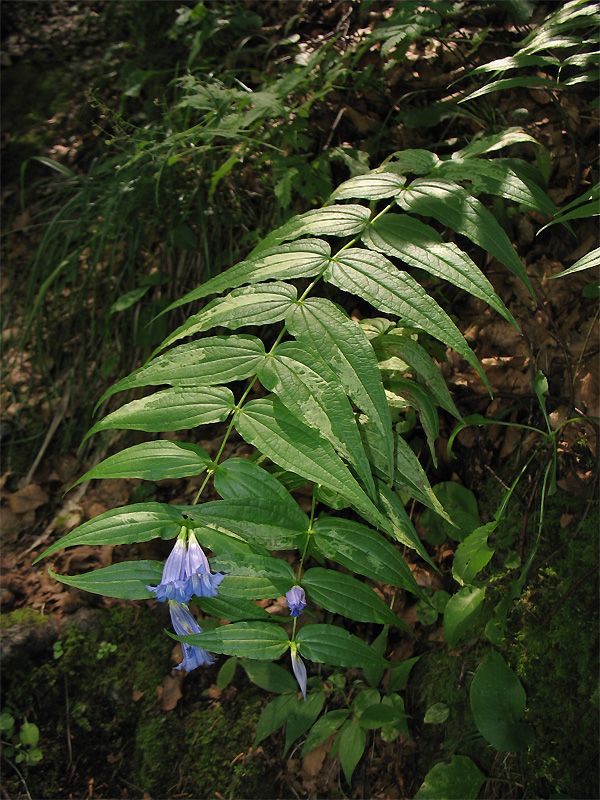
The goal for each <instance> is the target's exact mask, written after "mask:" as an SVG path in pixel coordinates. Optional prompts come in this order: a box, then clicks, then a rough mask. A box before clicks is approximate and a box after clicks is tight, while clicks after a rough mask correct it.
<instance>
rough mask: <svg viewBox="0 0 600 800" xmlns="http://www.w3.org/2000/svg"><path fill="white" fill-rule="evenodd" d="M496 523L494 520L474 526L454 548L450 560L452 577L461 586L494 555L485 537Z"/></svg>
mask: <svg viewBox="0 0 600 800" xmlns="http://www.w3.org/2000/svg"><path fill="white" fill-rule="evenodd" d="M496 524H497V523H496V522H488V523H486V524H485V525H482V526H481V527H479V528H476V529H475V530H474V531H473V533H471V534H469V535H468V536H467V538H466V539H463V541H462V542H461V543H460V544H459V545H458V547H457V548H456V552H455V553H454V560H453V561H452V577H453V578H454V580H456V581H458V583H460V584H461V586H464V585H465V584H466V583H471V582H472V581H473V578H474V577H475V576H476V575H477V574H478V573H479V572H480V571H481V570H482V569H483V568H484V567H485V565H486V564H487V563H488V561H489V560H490V558H491V557H492V556H493V555H494V551H493V550H492V549H491V548H489V547H488V544H487V537H488V536H489V534H490V533H491V532H492V531H493V530H494V528H495V527H496Z"/></svg>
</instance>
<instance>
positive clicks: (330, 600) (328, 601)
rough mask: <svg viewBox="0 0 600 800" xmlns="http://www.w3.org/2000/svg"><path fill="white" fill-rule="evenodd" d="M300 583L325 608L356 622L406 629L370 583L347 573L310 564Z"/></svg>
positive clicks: (312, 598) (311, 597)
mask: <svg viewBox="0 0 600 800" xmlns="http://www.w3.org/2000/svg"><path fill="white" fill-rule="evenodd" d="M301 583H302V586H303V587H304V589H305V590H306V592H307V595H308V597H309V598H310V599H311V600H313V601H314V602H315V603H318V604H319V605H320V606H322V607H323V608H324V609H326V610H327V611H331V612H332V613H334V614H342V615H343V616H344V617H348V618H349V619H355V620H357V621H358V622H379V623H381V624H382V625H396V626H397V627H398V628H403V629H404V630H410V629H409V628H408V626H407V625H405V624H404V622H402V620H401V619H400V617H398V616H397V615H396V614H394V612H393V611H391V610H390V609H389V608H388V606H387V605H386V603H385V601H384V600H383V599H382V598H381V597H380V596H379V595H378V594H377V593H376V592H375V591H373V589H371V587H370V586H367V585H366V584H365V583H362V581H359V580H358V579H357V578H353V577H352V576H351V575H344V574H343V573H341V572H336V571H335V570H333V569H323V567H312V568H311V569H309V570H307V571H306V573H305V574H304V575H303V577H302V581H301Z"/></svg>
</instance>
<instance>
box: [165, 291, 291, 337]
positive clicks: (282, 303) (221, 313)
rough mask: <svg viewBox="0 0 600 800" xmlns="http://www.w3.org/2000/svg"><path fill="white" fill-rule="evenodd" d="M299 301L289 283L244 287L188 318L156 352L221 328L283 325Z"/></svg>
mask: <svg viewBox="0 0 600 800" xmlns="http://www.w3.org/2000/svg"><path fill="white" fill-rule="evenodd" d="M295 300H296V289H295V288H294V286H290V285H289V284H287V283H280V282H277V281H273V282H272V283H260V284H258V285H257V286H242V287H241V288H239V289H234V290H233V291H232V292H230V293H229V294H228V295H225V297H218V298H217V299H216V300H212V301H211V302H210V303H209V304H208V305H207V306H205V307H204V308H203V309H202V311H200V312H199V313H198V314H193V315H192V316H191V317H188V319H187V320H186V321H185V322H184V323H183V325H180V326H179V328H177V330H176V331H174V332H173V333H172V334H171V335H170V336H168V337H167V338H166V339H165V340H164V342H163V343H162V344H161V345H160V347H158V349H157V350H156V351H155V352H160V351H161V350H164V349H165V347H168V346H169V345H170V344H173V342H176V341H178V340H179V339H183V337H184V336H192V334H194V333H201V332H202V331H208V330H210V329H211V328H216V327H218V326H220V327H224V328H232V329H236V328H242V327H244V326H245V325H270V324H272V323H273V322H279V320H281V319H283V318H284V317H285V314H286V312H287V311H288V309H289V308H290V306H291V305H292V304H293V303H294V301H295Z"/></svg>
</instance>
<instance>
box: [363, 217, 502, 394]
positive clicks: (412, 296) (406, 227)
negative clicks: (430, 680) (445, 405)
mask: <svg viewBox="0 0 600 800" xmlns="http://www.w3.org/2000/svg"><path fill="white" fill-rule="evenodd" d="M418 225H422V223H419V221H418V220H412V219H410V218H409V217H401V216H400V215H398V214H390V215H387V216H385V217H381V218H380V219H378V220H377V221H376V222H375V223H374V224H373V225H372V226H371V227H370V228H369V229H368V231H367V233H366V235H365V237H364V242H365V244H366V245H367V247H369V248H370V249H371V250H373V251H378V252H377V253H375V252H374V253H373V254H372V255H373V258H372V259H371V261H372V262H373V269H372V271H373V272H374V274H375V275H376V276H377V275H381V274H382V273H381V271H379V272H377V271H376V270H375V264H376V262H378V263H379V264H380V266H381V268H382V269H384V267H383V265H384V262H385V264H386V265H387V266H386V267H385V273H386V274H385V280H386V281H387V282H388V284H389V283H390V281H392V280H393V282H394V284H395V289H394V293H395V295H397V297H396V299H394V300H393V301H392V298H391V297H390V296H388V294H387V293H385V292H384V299H387V300H389V302H390V305H388V303H382V302H381V301H379V300H378V305H377V308H380V309H381V310H383V311H386V313H393V314H397V315H398V316H400V317H401V318H402V320H404V321H406V322H408V323H409V324H410V325H413V326H415V327H417V328H420V329H421V330H424V331H426V332H427V333H428V334H430V335H431V336H434V337H435V338H436V339H438V340H439V341H440V342H443V343H444V344H446V345H448V346H449V347H452V349H453V350H456V352H457V353H459V354H460V355H461V356H462V357H463V358H464V359H466V361H468V362H469V364H471V366H472V367H473V368H474V369H475V370H476V371H477V372H478V373H479V375H481V377H482V380H485V375H484V373H483V370H482V368H481V365H480V363H479V361H478V360H477V358H476V357H475V354H474V353H473V351H472V350H471V348H470V347H469V345H468V344H467V343H466V341H465V338H464V336H463V335H462V334H461V332H460V331H459V330H458V328H457V327H456V325H455V324H454V323H453V322H452V320H451V319H450V317H449V316H448V315H447V314H446V313H445V312H444V311H443V310H442V309H441V308H440V306H439V305H438V304H437V303H436V302H435V300H433V299H432V298H431V297H430V296H429V295H428V294H427V292H426V291H425V290H424V289H423V287H422V286H421V285H420V284H419V283H417V281H416V280H415V279H414V278H413V277H412V276H411V275H409V274H408V273H406V272H401V271H398V270H397V269H396V268H395V267H394V266H393V265H392V264H391V262H389V261H388V260H387V259H385V258H384V256H382V255H381V252H380V251H383V252H385V253H387V255H391V256H395V257H396V258H400V259H403V260H405V261H407V263H411V265H412V266H418V267H421V268H422V269H428V270H429V271H431V265H432V263H438V264H440V263H441V264H442V265H443V266H445V265H446V263H447V262H445V261H444V259H439V258H438V257H437V256H436V251H435V248H438V249H439V248H441V247H442V245H441V244H436V243H435V242H433V241H432V242H430V243H429V244H426V243H425V242H424V243H423V245H422V246H421V245H420V244H419V245H418V246H417V245H416V244H415V243H414V238H415V231H419V230H420V229H419V228H418V227H417V226H418ZM423 227H425V228H427V227H428V226H423ZM430 230H433V229H430ZM365 268H366V267H365ZM392 276H395V277H393V278H392ZM379 282H380V281H379V280H378V281H377V283H379ZM372 289H373V292H375V290H376V287H375V286H373V287H372ZM380 291H383V290H380ZM387 291H389V286H388V287H387ZM373 292H371V291H370V292H369V298H370V297H373V298H374V299H375V298H376V297H377V295H376V294H373ZM486 301H488V302H489V298H486ZM369 302H372V300H369ZM486 385H487V384H486Z"/></svg>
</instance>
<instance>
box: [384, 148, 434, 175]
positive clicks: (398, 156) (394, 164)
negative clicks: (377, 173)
mask: <svg viewBox="0 0 600 800" xmlns="http://www.w3.org/2000/svg"><path fill="white" fill-rule="evenodd" d="M390 158H391V160H390V162H389V164H388V165H387V169H390V170H393V171H394V172H398V173H399V174H402V173H405V172H413V173H414V174H415V175H427V173H429V172H431V171H432V170H434V169H435V168H436V167H437V165H438V164H439V163H440V159H439V158H438V157H437V156H436V154H435V153H432V152H431V151H430V150H398V151H397V152H395V153H392V155H391V157H390Z"/></svg>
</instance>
